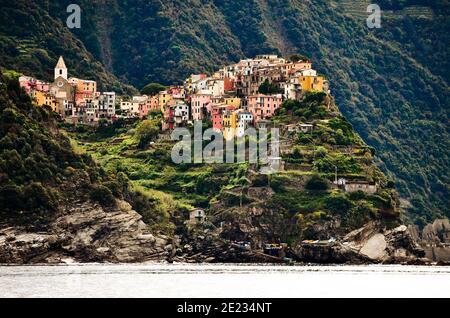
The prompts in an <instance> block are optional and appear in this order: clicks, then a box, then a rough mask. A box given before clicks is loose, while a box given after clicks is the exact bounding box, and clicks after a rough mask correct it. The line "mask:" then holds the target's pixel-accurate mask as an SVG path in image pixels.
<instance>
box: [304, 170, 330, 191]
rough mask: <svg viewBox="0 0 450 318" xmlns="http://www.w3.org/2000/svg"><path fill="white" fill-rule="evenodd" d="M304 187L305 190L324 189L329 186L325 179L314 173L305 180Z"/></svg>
mask: <svg viewBox="0 0 450 318" xmlns="http://www.w3.org/2000/svg"><path fill="white" fill-rule="evenodd" d="M305 188H306V189H307V190H320V191H325V190H328V189H329V188H330V185H329V182H328V180H327V179H325V178H323V177H321V176H320V175H318V174H315V175H313V176H312V177H311V178H310V179H309V180H308V181H307V182H306V185H305Z"/></svg>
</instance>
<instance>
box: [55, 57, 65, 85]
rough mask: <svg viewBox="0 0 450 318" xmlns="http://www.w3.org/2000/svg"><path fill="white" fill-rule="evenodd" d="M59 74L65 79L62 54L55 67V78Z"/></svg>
mask: <svg viewBox="0 0 450 318" xmlns="http://www.w3.org/2000/svg"><path fill="white" fill-rule="evenodd" d="M60 76H61V77H63V78H64V79H66V80H67V67H66V63H64V59H63V57H62V56H60V57H59V60H58V63H57V64H56V67H55V79H57V78H58V77H60Z"/></svg>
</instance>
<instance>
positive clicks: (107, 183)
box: [0, 73, 168, 263]
mask: <svg viewBox="0 0 450 318" xmlns="http://www.w3.org/2000/svg"><path fill="white" fill-rule="evenodd" d="M126 201H129V202H130V203H132V205H133V206H134V207H135V208H136V209H137V210H138V211H141V212H142V211H144V210H153V206H154V201H153V200H152V201H149V200H148V199H146V198H145V197H142V196H141V195H139V194H137V193H136V192H134V191H133V190H132V189H130V188H129V187H128V180H127V179H126V178H125V177H124V176H121V174H118V175H114V176H111V175H107V174H106V173H105V171H104V170H103V169H101V168H100V167H98V166H97V165H96V164H95V162H94V161H93V160H92V159H91V158H90V156H88V155H86V154H81V153H77V152H76V151H75V150H74V149H73V145H72V143H71V141H70V139H69V138H68V137H67V136H66V135H65V134H63V132H62V131H60V130H59V129H58V127H57V122H56V121H55V119H54V118H53V114H52V111H51V109H50V108H47V107H36V106H33V105H32V104H31V100H30V98H29V97H28V95H26V94H25V93H24V92H23V91H22V90H21V89H20V87H19V83H18V81H17V79H16V78H14V74H12V75H9V74H8V75H7V76H4V75H2V74H1V73H0V263H38V262H56V263H59V262H61V261H63V260H64V259H71V260H74V261H77V262H86V261H92V262H106V261H111V262H140V261H145V260H149V259H158V260H161V259H163V258H164V257H166V256H168V253H167V251H165V250H164V247H165V246H166V245H167V240H166V238H165V237H158V236H153V235H152V231H150V228H149V227H148V226H147V225H146V224H145V223H144V222H143V221H142V217H141V215H139V214H138V213H137V212H136V211H134V210H132V206H131V205H130V204H129V203H127V202H126ZM163 219H164V218H163V217H161V215H160V214H159V213H158V212H157V211H154V212H153V213H152V218H150V217H148V218H147V220H149V221H152V220H153V222H154V223H158V222H162V221H163Z"/></svg>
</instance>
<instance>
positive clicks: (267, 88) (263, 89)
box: [258, 79, 284, 95]
mask: <svg viewBox="0 0 450 318" xmlns="http://www.w3.org/2000/svg"><path fill="white" fill-rule="evenodd" d="M258 92H259V93H261V94H265V95H272V94H282V93H283V92H284V91H283V89H281V88H280V87H278V86H276V85H275V84H272V83H269V80H267V79H266V80H265V81H264V82H263V83H262V84H261V85H259V88H258Z"/></svg>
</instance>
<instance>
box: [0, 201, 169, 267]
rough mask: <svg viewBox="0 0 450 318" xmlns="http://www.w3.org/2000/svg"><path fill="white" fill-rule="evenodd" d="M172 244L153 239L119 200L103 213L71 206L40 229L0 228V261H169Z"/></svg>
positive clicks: (95, 206) (91, 206) (82, 204)
mask: <svg viewBox="0 0 450 318" xmlns="http://www.w3.org/2000/svg"><path fill="white" fill-rule="evenodd" d="M171 250H172V244H171V242H170V240H168V238H167V237H162V236H154V235H152V233H150V231H149V228H148V226H147V225H146V224H145V223H144V222H142V217H141V216H140V215H139V214H138V213H137V212H136V211H133V210H132V208H131V206H130V205H129V204H128V203H127V202H125V201H118V202H117V208H114V209H104V208H103V207H101V206H100V205H98V204H95V203H94V202H72V203H71V204H70V206H67V207H65V208H63V211H62V212H61V213H60V214H59V215H58V216H56V218H55V219H54V220H53V221H52V222H50V224H48V225H47V227H46V229H45V231H34V230H30V229H27V228H25V227H18V226H14V227H12V226H9V227H3V228H1V229H0V263H10V264H33V263H72V262H79V263H84V262H102V263H103V262H112V263H132V262H133V263H136V262H146V261H163V260H166V259H169V257H170V254H171Z"/></svg>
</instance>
